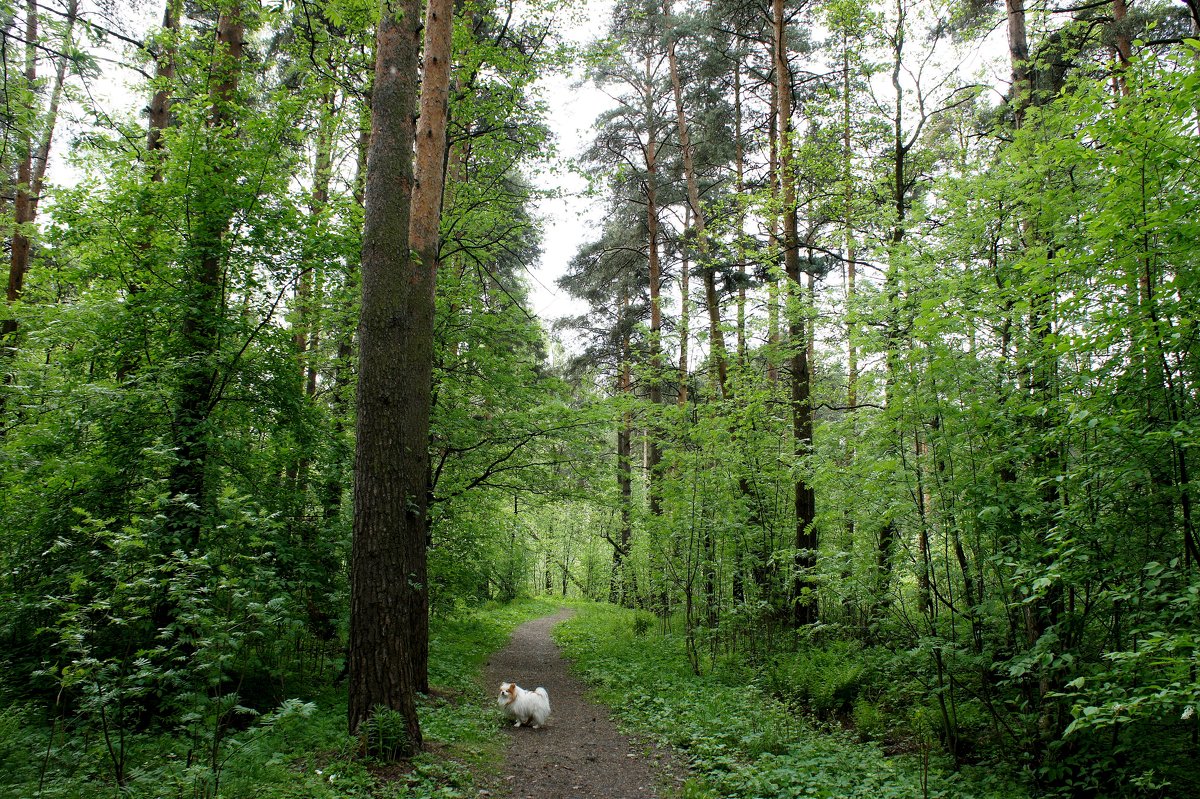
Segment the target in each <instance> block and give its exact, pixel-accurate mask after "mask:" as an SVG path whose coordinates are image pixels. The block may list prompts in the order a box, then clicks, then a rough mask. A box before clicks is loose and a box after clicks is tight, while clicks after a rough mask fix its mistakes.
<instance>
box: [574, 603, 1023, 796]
mask: <svg viewBox="0 0 1200 799" xmlns="http://www.w3.org/2000/svg"><path fill="white" fill-rule="evenodd" d="M555 635H556V638H557V639H558V641H559V643H560V644H561V645H562V646H563V647H564V649H565V650H566V653H567V655H568V656H569V657H570V658H571V660H572V661H573V662H574V664H575V668H576V669H577V670H578V671H579V673H580V674H581V676H582V677H583V678H584V679H585V680H586V681H587V682H588V683H589V684H591V685H592V686H594V688H595V693H596V696H597V698H599V699H600V700H601V701H603V702H605V703H606V704H609V705H610V706H612V708H613V710H614V712H615V713H616V715H617V716H618V718H619V719H621V720H622V721H623V722H624V723H625V724H627V725H629V726H630V727H632V728H636V729H637V730H639V731H641V732H643V733H647V734H649V735H651V736H653V737H655V738H656V739H658V740H660V741H662V742H665V743H669V744H670V745H672V746H674V747H675V749H676V751H677V752H678V753H680V754H681V755H683V756H684V757H685V758H686V759H687V761H688V762H689V763H690V765H691V767H692V769H693V771H694V778H693V780H692V781H691V782H689V783H686V784H685V786H684V788H683V796H684V797H685V798H686V799H690V798H691V797H695V798H696V799H708V797H713V796H720V797H723V799H740V798H741V797H746V798H747V799H749V798H750V797H778V796H788V797H801V796H818V797H838V798H839V799H853V797H862V798H863V799H868V798H869V799H926V797H954V799H1014V797H1023V796H1025V795H1026V792H1025V791H1024V790H1023V789H1022V788H1021V786H1019V785H1017V784H1015V783H1013V782H1011V781H1007V780H1003V779H999V778H997V777H995V776H993V775H988V774H985V773H982V772H979V771H972V770H969V769H963V770H961V771H958V772H955V771H953V770H952V769H951V768H950V766H949V763H948V762H942V761H938V760H934V761H933V762H932V763H930V764H929V774H928V782H927V791H926V787H925V779H924V775H923V772H924V768H925V766H926V763H925V761H923V760H922V758H920V757H912V756H904V757H888V756H886V755H885V754H884V753H883V751H882V750H880V749H879V748H878V746H876V745H874V744H871V743H863V742H860V741H858V740H856V739H855V737H854V736H852V735H850V734H849V733H846V732H842V731H840V730H838V729H837V728H832V729H818V728H816V727H815V726H814V725H813V724H811V723H810V722H808V721H806V720H805V718H804V717H803V716H802V715H800V714H798V713H797V712H796V709H795V706H794V704H793V703H792V702H790V701H786V700H784V699H781V698H780V697H781V696H789V697H792V698H794V697H795V696H797V695H798V694H797V693H796V691H797V690H799V691H803V692H805V693H804V695H805V696H806V697H808V698H809V700H810V702H811V701H816V702H823V703H825V706H826V707H830V708H834V707H843V706H845V702H846V701H847V700H844V699H843V698H842V696H843V694H842V693H841V692H842V691H843V690H844V689H845V688H846V687H847V686H852V685H856V684H857V681H859V680H861V679H862V676H863V674H864V673H865V671H864V667H863V666H862V664H861V663H859V664H857V665H856V664H853V663H842V662H837V661H836V660H835V658H834V657H833V656H832V655H830V654H828V653H825V654H822V655H820V656H819V657H814V656H812V655H811V654H810V655H809V656H797V657H796V658H794V659H791V660H789V661H787V662H786V665H787V667H788V669H790V671H789V672H788V673H791V674H794V675H799V678H800V679H801V680H803V684H802V685H800V686H798V687H796V686H792V685H791V684H790V683H788V682H787V681H786V680H787V677H786V676H784V675H785V672H784V670H783V669H781V668H780V663H777V664H775V668H776V671H775V674H774V677H773V679H775V680H776V681H777V683H776V684H775V685H773V686H771V687H767V686H766V685H759V684H755V683H747V684H739V683H736V682H733V681H729V680H727V679H726V678H725V675H723V674H722V673H721V672H720V668H721V667H720V666H719V665H718V666H717V667H716V669H717V670H716V671H714V672H712V673H709V674H705V675H703V676H696V675H695V674H693V673H692V671H691V669H690V668H689V666H688V661H687V656H686V653H685V650H684V642H683V640H682V638H681V637H674V636H657V637H655V639H654V640H653V641H651V642H647V640H646V639H645V637H640V636H637V635H635V628H634V623H633V622H632V619H631V612H629V611H625V610H622V609H619V608H616V607H613V606H608V605H595V606H589V607H581V608H580V609H579V612H578V614H577V615H576V616H575V618H574V619H572V620H570V621H568V622H566V623H565V624H562V625H559V626H558V628H557V629H556V633H555ZM845 654H846V656H847V657H851V656H852V655H853V653H851V652H849V651H847V652H846V653H845ZM781 663H782V662H781ZM822 668H825V669H827V670H828V674H823V673H821V669H822ZM764 682H765V680H764ZM850 707H852V708H853V709H852V710H851V712H852V713H856V714H857V715H858V716H859V717H861V719H862V720H863V723H864V725H867V726H869V725H875V724H881V719H879V718H878V716H879V711H878V709H877V708H875V707H874V706H873V705H871V704H870V703H869V702H865V701H863V700H859V702H858V704H853V702H851V704H850Z"/></svg>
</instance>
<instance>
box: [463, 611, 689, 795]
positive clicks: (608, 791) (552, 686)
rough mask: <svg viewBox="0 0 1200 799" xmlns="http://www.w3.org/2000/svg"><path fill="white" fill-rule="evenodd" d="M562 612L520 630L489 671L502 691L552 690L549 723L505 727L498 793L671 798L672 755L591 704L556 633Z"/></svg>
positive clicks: (564, 616) (568, 613)
mask: <svg viewBox="0 0 1200 799" xmlns="http://www.w3.org/2000/svg"><path fill="white" fill-rule="evenodd" d="M572 613H573V611H570V610H565V609H564V610H560V611H559V612H558V613H557V614H555V615H552V616H545V617H543V618H540V619H535V620H533V621H530V622H526V623H525V624H523V625H521V626H520V627H518V628H517V629H516V630H515V631H514V632H513V634H512V638H511V639H510V640H509V643H508V646H506V647H505V648H504V649H502V650H500V651H499V652H496V653H495V654H493V655H492V657H491V659H490V660H489V661H488V663H487V667H486V670H485V674H486V677H487V683H488V687H489V688H491V689H493V691H494V692H495V693H497V694H498V693H499V686H500V683H501V682H515V683H517V684H518V685H520V686H521V687H522V688H525V689H528V690H533V689H534V688H536V687H538V686H541V687H543V688H545V689H546V691H547V692H548V693H549V694H550V710H551V713H550V720H549V721H548V722H547V723H546V724H545V725H543V726H542V727H540V728H539V729H536V730H535V729H532V728H530V727H526V726H521V727H514V726H513V725H512V724H511V723H507V724H505V730H506V735H507V738H508V740H507V747H506V750H507V751H506V754H505V758H504V763H503V765H502V766H501V772H500V774H499V777H498V778H497V782H496V784H495V785H494V786H493V790H492V793H491V795H492V796H497V797H505V798H506V799H528V798H532V797H536V798H537V799H641V798H642V797H658V796H660V795H664V796H665V795H668V794H669V793H670V791H669V790H667V791H661V790H660V788H661V786H663V785H665V784H668V783H669V782H672V781H673V780H672V775H673V773H674V772H675V771H676V770H678V769H675V768H673V763H672V759H671V757H670V753H669V752H667V751H664V750H663V749H661V748H659V747H656V746H654V745H652V744H649V743H646V742H644V741H639V740H637V739H635V738H632V737H630V736H627V735H624V734H623V733H621V731H620V730H618V729H617V726H616V724H615V723H614V722H613V721H612V719H611V718H610V716H609V712H608V709H607V708H605V707H603V706H601V705H598V704H595V703H594V702H591V701H589V700H588V699H587V698H586V696H585V693H586V690H587V689H586V687H585V686H584V685H583V683H581V682H580V681H579V680H578V679H576V678H575V677H574V676H572V675H571V674H570V672H569V670H568V663H567V661H566V660H565V659H564V658H563V657H562V655H561V654H560V653H559V651H558V646H557V645H556V644H555V643H554V641H553V640H552V639H551V638H550V631H551V630H552V629H553V628H554V625H556V624H558V623H559V622H560V621H564V620H565V619H568V618H570V617H571V615H572Z"/></svg>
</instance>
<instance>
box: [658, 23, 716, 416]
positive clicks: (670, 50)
mask: <svg viewBox="0 0 1200 799" xmlns="http://www.w3.org/2000/svg"><path fill="white" fill-rule="evenodd" d="M663 14H664V16H666V17H667V19H668V20H670V16H671V4H670V2H664V3H663ZM675 39H676V37H675V35H674V33H672V34H671V35H670V40H669V42H668V44H667V64H668V67H669V68H670V72H671V89H672V91H673V93H674V95H675V118H676V124H677V125H678V128H679V150H680V154H681V155H682V157H683V172H684V177H685V178H686V179H687V194H688V205H690V206H691V209H692V219H693V224H694V229H695V236H696V242H697V252H698V260H699V262H700V273H701V275H702V276H703V280H704V302H705V305H706V306H707V307H708V327H709V348H710V357H711V358H712V360H713V365H714V368H715V374H716V384H717V391H718V395H719V396H720V397H721V398H722V399H724V398H725V396H726V392H727V384H728V363H727V362H728V360H729V357H728V354H727V351H726V347H725V332H724V330H723V329H722V327H721V304H720V300H719V298H718V296H717V282H716V274H715V272H714V270H713V268H712V264H711V262H710V258H709V257H708V243H707V240H706V238H705V236H706V233H705V227H706V218H705V214H704V208H703V207H702V206H701V205H700V184H699V180H698V179H697V176H696V164H695V159H694V158H693V154H692V142H691V135H690V133H689V132H688V122H687V115H686V114H685V113H684V109H683V84H682V82H681V80H680V78H679V63H678V59H676V57H675Z"/></svg>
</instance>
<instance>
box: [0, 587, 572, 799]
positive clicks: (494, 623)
mask: <svg viewBox="0 0 1200 799" xmlns="http://www.w3.org/2000/svg"><path fill="white" fill-rule="evenodd" d="M555 607H556V605H555V604H553V603H549V602H545V601H531V600H524V601H520V602H514V603H509V604H504V605H501V604H489V605H486V606H483V607H479V608H475V609H472V610H461V611H458V612H456V613H454V614H452V615H450V616H445V617H437V618H435V619H434V620H433V623H432V625H431V631H430V639H431V642H430V643H431V646H430V649H431V652H430V682H431V687H432V691H431V693H430V695H429V696H428V697H425V698H424V699H423V700H422V701H421V705H420V714H421V722H422V725H423V727H424V729H425V731H426V735H427V738H428V740H429V741H430V747H429V751H428V752H426V753H423V754H421V755H419V756H418V757H416V758H414V759H412V760H411V761H408V762H405V763H401V764H394V763H391V762H389V761H388V760H387V759H386V758H369V757H363V756H362V753H361V750H362V748H363V745H364V742H363V740H361V739H360V738H359V737H356V736H351V735H349V734H348V732H347V728H346V692H345V686H344V683H343V682H342V681H341V680H340V679H338V678H337V674H336V671H334V672H333V673H330V674H329V675H327V679H326V680H325V681H324V682H316V681H314V682H313V683H311V684H310V685H306V686H305V685H292V686H290V688H289V690H290V691H291V693H290V694H288V696H289V698H287V699H285V700H283V701H282V702H279V701H277V700H274V699H270V698H268V695H264V694H254V693H251V691H250V689H249V686H248V685H246V684H245V683H243V685H242V686H241V689H242V690H241V692H239V693H230V694H228V695H225V696H222V697H219V698H211V697H204V696H197V697H195V698H194V700H193V701H194V703H195V704H194V705H193V706H192V707H191V708H190V709H189V711H188V713H187V714H186V715H185V716H184V717H183V722H182V723H181V724H179V725H178V726H176V727H175V728H173V729H164V728H156V727H153V726H149V727H148V726H145V725H140V726H134V725H133V724H131V723H125V726H122V724H123V720H122V719H121V718H120V717H114V718H111V719H108V718H107V714H105V718H101V719H98V720H92V719H88V718H86V717H83V716H76V717H75V718H70V717H68V716H66V715H65V714H62V715H59V716H58V717H56V718H51V719H49V720H48V719H47V716H46V714H45V712H44V711H43V710H42V709H41V708H38V707H37V706H36V705H34V704H32V703H13V704H9V705H7V706H6V707H4V708H3V709H2V710H0V797H4V799H32V798H33V797H39V798H40V797H46V799H50V798H51V797H62V798H63V799H106V798H107V797H112V799H117V797H120V798H121V799H138V798H140V797H146V798H147V799H149V797H164V796H166V797H218V796H219V797H226V799H240V798H241V797H246V798H247V799H248V798H249V797H263V798H264V799H288V798H299V797H304V798H305V799H343V798H347V799H348V798H349V797H374V798H375V799H429V798H432V797H439V798H441V799H461V798H463V797H471V796H475V795H476V785H477V783H480V782H486V780H487V778H488V776H489V775H490V774H492V773H493V771H494V769H495V768H496V766H497V763H498V762H499V759H500V757H501V756H502V754H503V739H502V738H499V737H498V736H497V735H496V731H497V728H498V727H499V726H500V724H501V723H502V722H501V719H500V717H499V713H498V710H497V709H496V707H495V700H494V698H493V693H492V690H491V688H490V687H485V686H483V685H482V683H481V679H480V676H481V670H482V667H483V663H484V661H485V660H486V658H487V656H488V655H489V654H490V653H491V652H493V651H495V650H497V649H499V648H500V647H502V646H503V645H504V644H505V643H506V642H507V640H508V636H509V634H510V633H511V632H512V630H513V628H514V627H516V626H517V625H518V624H520V623H521V622H523V621H527V620H529V619H531V618H536V617H538V616H542V615H545V614H547V613H551V612H553V610H554V608H555ZM338 660H339V661H340V658H339V659H338ZM338 665H339V664H338V663H335V664H334V668H335V669H336V668H337V667H338ZM243 676H244V677H245V678H247V680H253V679H265V678H267V677H268V675H265V674H255V673H250V674H246V675H243ZM276 676H280V675H276ZM97 687H98V688H103V687H105V686H102V685H98V686H97ZM122 687H123V686H121V685H119V684H116V685H110V686H107V690H108V691H110V692H111V693H114V694H115V693H116V692H117V691H119V690H121V688H122ZM270 693H273V692H268V694H270ZM108 699H110V700H111V706H112V707H114V708H119V707H120V705H121V697H119V696H109V697H108ZM60 713H61V710H60ZM93 721H94V722H95V726H90V724H91V723H92V722H93ZM393 725H394V726H393ZM402 729H403V727H402V725H401V724H399V722H398V721H396V720H395V719H394V714H393V715H388V714H386V713H385V714H382V715H381V716H379V718H378V720H377V721H376V723H375V724H373V725H372V727H371V728H370V729H369V730H366V731H365V736H366V737H368V738H370V739H372V741H371V745H372V747H373V748H376V749H380V750H386V749H387V747H388V746H390V745H394V744H395V742H396V735H397V730H402Z"/></svg>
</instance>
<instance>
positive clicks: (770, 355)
mask: <svg viewBox="0 0 1200 799" xmlns="http://www.w3.org/2000/svg"><path fill="white" fill-rule="evenodd" d="M774 52H775V51H774V45H772V50H771V53H772V56H771V57H772V59H774ZM767 141H768V160H767V165H768V167H769V172H770V175H771V200H772V201H773V202H774V203H775V204H776V205H778V203H779V188H780V187H779V179H780V177H781V176H782V174H783V173H782V172H781V171H780V169H779V92H778V90H776V91H772V92H771V109H770V115H769V119H768V120H767ZM768 224H769V232H768V239H769V241H770V246H771V268H770V269H768V270H767V380H768V381H769V382H770V383H771V385H772V386H776V385H778V384H779V280H778V277H777V273H778V261H777V260H776V259H777V258H778V257H779V256H778V253H781V252H782V251H783V246H782V242H781V241H780V238H779V215H778V214H771V219H770V222H769V223H768Z"/></svg>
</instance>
